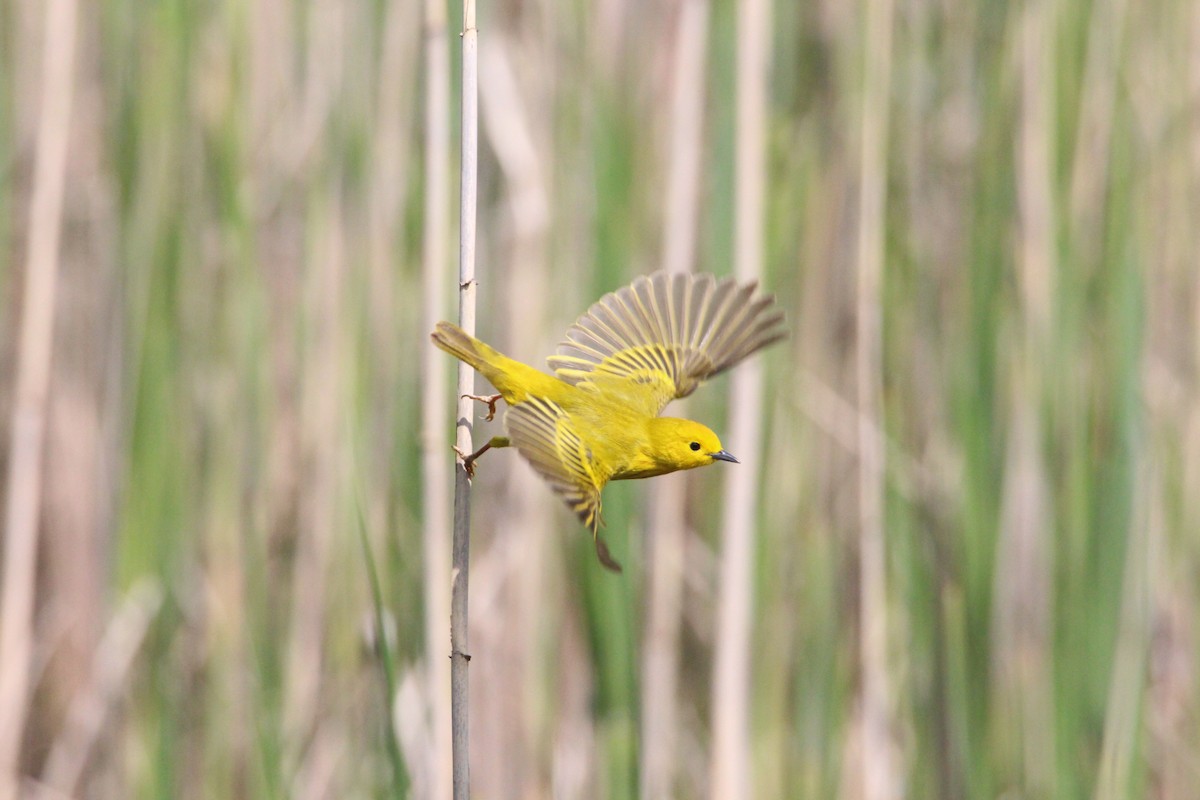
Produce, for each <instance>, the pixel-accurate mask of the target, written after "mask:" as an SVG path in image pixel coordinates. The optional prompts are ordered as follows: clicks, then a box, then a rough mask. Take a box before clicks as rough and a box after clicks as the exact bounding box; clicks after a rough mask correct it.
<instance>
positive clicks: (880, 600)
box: [855, 0, 904, 800]
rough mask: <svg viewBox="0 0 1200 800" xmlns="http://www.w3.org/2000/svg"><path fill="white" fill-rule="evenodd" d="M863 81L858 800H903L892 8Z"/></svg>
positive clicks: (878, 4)
mask: <svg viewBox="0 0 1200 800" xmlns="http://www.w3.org/2000/svg"><path fill="white" fill-rule="evenodd" d="M866 5H867V9H866V38H865V42H864V47H865V53H866V56H865V58H866V63H865V66H864V78H863V106H862V117H861V125H862V128H861V133H860V144H861V147H862V152H861V161H860V163H859V170H860V171H859V198H858V199H859V206H858V215H859V216H858V280H857V285H856V296H855V373H856V374H855V377H856V383H857V402H858V409H859V417H858V456H859V458H858V511H859V569H860V572H861V574H860V578H859V591H860V604H859V608H860V612H859V613H860V614H861V615H862V616H861V620H860V622H859V636H860V649H861V658H862V689H861V691H862V696H861V699H860V713H861V715H862V718H861V726H860V732H861V736H862V740H861V746H860V750H859V756H860V758H861V777H862V792H863V795H862V796H863V798H864V800H890V798H896V797H900V796H902V795H903V794H904V790H903V786H902V784H901V776H902V772H901V770H900V768H899V765H898V764H897V753H896V748H895V743H894V740H893V731H894V730H895V720H894V719H893V689H892V686H891V685H890V681H889V673H888V654H887V649H888V613H889V610H888V605H889V604H888V596H887V569H886V551H885V545H884V532H883V526H884V519H883V498H884V451H883V449H882V447H881V441H880V436H879V435H878V434H877V431H879V430H882V429H883V426H882V419H883V391H882V372H883V364H882V353H881V337H882V304H883V297H882V288H883V258H884V224H885V214H884V211H885V208H886V200H887V163H888V154H887V141H888V127H889V116H890V115H889V106H890V100H891V72H890V70H891V51H892V25H893V13H894V9H893V4H892V0H868V2H867V4H866Z"/></svg>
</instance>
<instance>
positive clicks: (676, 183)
mask: <svg viewBox="0 0 1200 800" xmlns="http://www.w3.org/2000/svg"><path fill="white" fill-rule="evenodd" d="M708 16H709V6H708V0H680V2H679V24H678V27H677V29H676V34H675V64H674V78H675V83H674V87H673V91H672V95H671V134H670V143H669V148H670V149H669V151H668V153H667V154H666V155H667V157H668V158H669V166H668V172H667V212H666V220H665V237H664V242H663V266H664V268H665V269H666V271H667V272H670V273H683V272H689V271H691V270H692V269H693V266H694V261H695V250H696V226H697V216H698V211H697V209H698V206H699V199H700V191H699V184H700V154H701V141H702V131H703V128H704V98H705V92H704V61H705V44H706V41H707V38H708ZM682 405H683V404H682V403H680V404H679V405H677V406H676V408H675V412H674V413H675V414H676V415H678V416H686V413H685V412H684V410H683V408H682ZM686 494H687V476H686V474H684V473H676V474H674V475H664V476H663V477H661V478H659V479H658V487H657V488H656V490H655V492H654V494H653V495H652V497H653V500H652V506H651V511H650V516H651V525H650V531H649V535H648V537H647V539H648V542H647V544H648V547H649V550H650V554H649V555H650V557H649V559H648V570H649V576H648V583H649V588H648V595H649V596H648V598H647V611H646V629H645V634H644V636H643V645H642V652H643V656H642V689H641V691H642V703H641V747H642V756H641V760H642V768H641V773H640V775H641V796H642V798H643V800H659V798H668V797H672V796H673V794H674V792H673V789H674V786H673V784H674V777H675V757H676V755H675V748H676V741H677V738H678V737H677V736H676V732H677V730H678V727H679V720H678V698H677V696H676V695H677V691H678V671H679V626H680V618H681V616H680V615H681V609H682V605H683V562H684V551H685V549H686V543H687V524H686V521H687V514H686V513H685V509H686V506H685V501H686Z"/></svg>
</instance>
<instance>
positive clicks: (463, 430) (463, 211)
mask: <svg viewBox="0 0 1200 800" xmlns="http://www.w3.org/2000/svg"><path fill="white" fill-rule="evenodd" d="M460 165H461V175H460V191H461V196H460V204H459V234H458V248H459V249H458V324H459V326H460V327H461V328H462V329H463V330H465V331H466V332H467V333H468V334H472V335H473V334H474V333H475V292H476V285H475V206H476V196H477V191H476V189H477V181H478V176H479V31H478V30H477V29H476V27H475V0H463V30H462V155H461V161H460ZM473 390H474V373H473V371H472V369H471V367H470V366H468V365H467V364H465V363H462V362H459V364H458V395H459V398H458V421H457V428H458V436H457V446H458V449H459V450H460V451H461V452H463V453H470V452H471V449H472V448H471V429H472V427H473V425H474V418H475V401H474V400H471V399H469V398H465V397H464V396H463V395H468V394H473ZM470 556H471V482H470V479H469V478H468V477H467V471H466V468H465V467H464V466H463V464H462V462H461V461H459V462H458V463H457V465H456V467H455V470H454V537H453V553H452V570H451V573H450V574H451V581H452V583H451V593H450V713H451V739H452V751H453V758H454V800H469V798H470V796H471V770H470V763H469V749H468V739H467V722H468V718H467V701H468V682H467V665H468V663H469V662H470V659H471V656H470V654H469V653H468V650H467V647H468V641H467V640H468V637H467V605H468V604H467V589H468V572H469V569H470V563H471V558H470Z"/></svg>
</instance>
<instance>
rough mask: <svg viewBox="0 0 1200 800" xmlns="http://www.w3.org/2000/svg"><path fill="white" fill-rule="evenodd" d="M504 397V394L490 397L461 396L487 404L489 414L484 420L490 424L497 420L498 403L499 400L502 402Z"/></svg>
mask: <svg viewBox="0 0 1200 800" xmlns="http://www.w3.org/2000/svg"><path fill="white" fill-rule="evenodd" d="M503 396H504V395H502V394H493V395H488V396H487V397H482V396H480V395H477V394H464V395H461V397H465V398H468V399H470V400H478V401H479V402H481V403H487V407H488V413H487V416H486V417H484V419H485V420H487V421H488V422H491V421H492V420H494V419H495V418H496V402H497V401H498V400H500V398H501V397H503Z"/></svg>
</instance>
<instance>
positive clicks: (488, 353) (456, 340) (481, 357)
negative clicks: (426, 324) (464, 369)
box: [429, 322, 499, 372]
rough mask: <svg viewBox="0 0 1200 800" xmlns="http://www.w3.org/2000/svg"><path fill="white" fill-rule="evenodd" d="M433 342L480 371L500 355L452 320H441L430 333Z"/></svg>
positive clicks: (483, 370)
mask: <svg viewBox="0 0 1200 800" xmlns="http://www.w3.org/2000/svg"><path fill="white" fill-rule="evenodd" d="M429 338H430V339H432V340H433V343H434V344H436V345H437V346H438V347H440V348H442V349H443V350H445V351H446V352H447V353H449V354H450V355H452V356H454V357H455V358H457V359H458V360H460V361H465V362H466V363H468V364H470V365H471V366H472V367H474V368H475V369H477V370H479V371H480V372H486V371H487V370H486V369H485V366H486V365H487V364H488V363H489V362H494V361H495V360H496V357H497V356H498V355H499V353H497V352H496V351H495V350H493V349H492V348H490V347H488V346H487V345H486V344H484V343H483V342H481V341H479V340H478V339H476V338H475V337H474V336H472V335H470V334H469V333H467V332H466V331H464V330H463V329H462V328H460V327H458V326H457V325H455V324H453V323H450V322H439V323H438V324H437V327H436V328H434V330H433V333H431V334H430V335H429Z"/></svg>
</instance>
